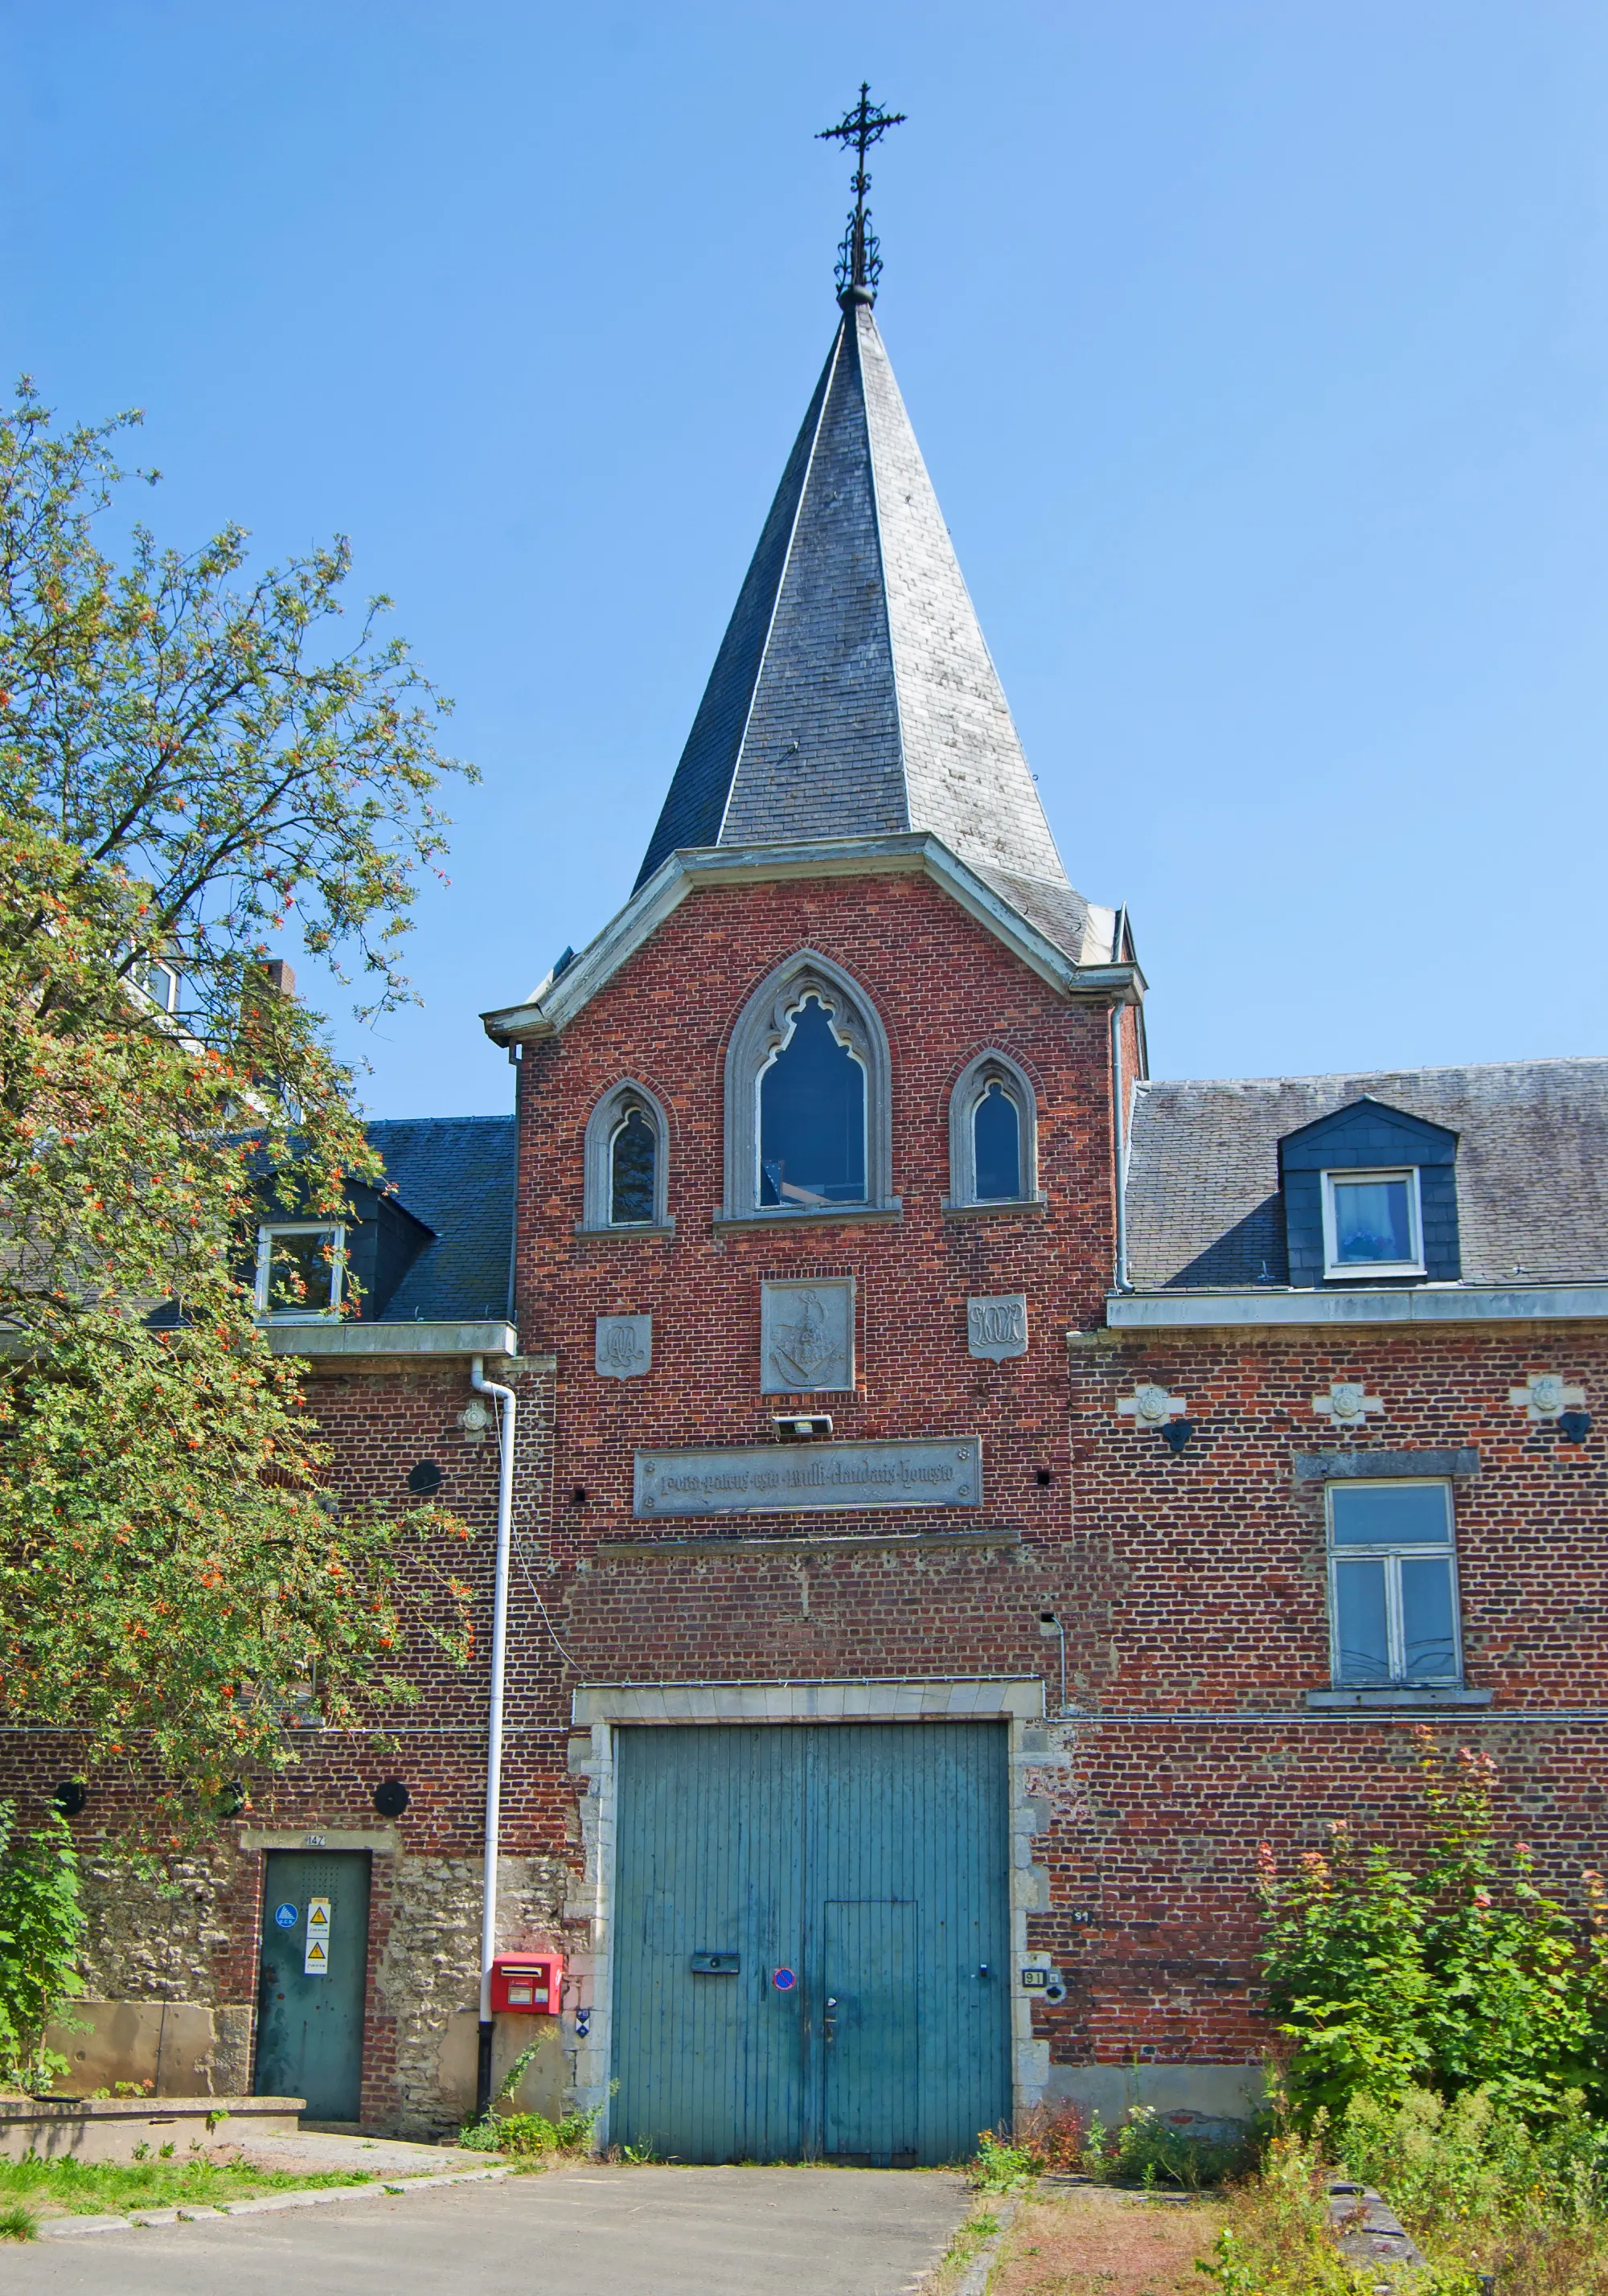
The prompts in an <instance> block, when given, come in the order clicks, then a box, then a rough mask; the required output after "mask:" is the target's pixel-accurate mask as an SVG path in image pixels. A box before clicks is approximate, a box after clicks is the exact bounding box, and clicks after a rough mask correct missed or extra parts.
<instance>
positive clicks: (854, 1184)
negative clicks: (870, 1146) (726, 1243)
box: [759, 990, 866, 1211]
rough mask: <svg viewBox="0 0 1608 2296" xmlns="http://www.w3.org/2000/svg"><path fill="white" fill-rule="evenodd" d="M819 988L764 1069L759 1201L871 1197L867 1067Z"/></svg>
mask: <svg viewBox="0 0 1608 2296" xmlns="http://www.w3.org/2000/svg"><path fill="white" fill-rule="evenodd" d="M833 1013H834V1008H833V1006H832V1005H823V1004H822V1002H821V999H820V997H819V996H818V995H817V994H816V993H815V992H814V991H813V990H812V991H810V992H809V993H808V995H806V996H804V997H803V998H802V999H801V1000H800V1003H799V1004H798V1005H796V1006H795V1007H794V1009H793V1011H792V1013H790V1014H789V1015H788V1032H787V1035H786V1037H784V1038H783V1041H782V1042H781V1044H779V1045H778V1046H776V1047H775V1050H774V1051H773V1052H772V1054H771V1055H770V1058H769V1059H768V1060H767V1062H766V1064H765V1066H764V1067H763V1068H762V1069H761V1070H760V1071H759V1201H760V1203H761V1205H763V1206H766V1207H767V1208H770V1207H774V1208H775V1209H777V1210H800V1211H820V1210H823V1209H824V1207H825V1206H826V1205H828V1204H863V1203H864V1202H865V1201H866V1071H865V1069H864V1067H863V1066H862V1064H861V1062H859V1061H858V1060H857V1058H856V1056H855V1054H854V1052H853V1051H852V1049H851V1048H850V1046H849V1045H848V1044H847V1043H845V1042H844V1040H843V1039H842V1038H841V1037H839V1036H838V1035H837V1033H836V1031H835V1030H834V1029H833V1025H832V1023H833Z"/></svg>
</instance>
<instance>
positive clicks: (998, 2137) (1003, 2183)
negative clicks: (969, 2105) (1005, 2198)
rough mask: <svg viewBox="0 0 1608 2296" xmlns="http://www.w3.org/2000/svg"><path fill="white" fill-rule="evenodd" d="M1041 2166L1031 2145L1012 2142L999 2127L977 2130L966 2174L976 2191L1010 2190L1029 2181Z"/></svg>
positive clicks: (1001, 2191)
mask: <svg viewBox="0 0 1608 2296" xmlns="http://www.w3.org/2000/svg"><path fill="white" fill-rule="evenodd" d="M1043 2165H1044V2164H1043V2162H1042V2161H1041V2160H1040V2159H1039V2157H1038V2154H1037V2153H1035V2152H1034V2151H1033V2149H1032V2147H1031V2146H1030V2145H1027V2144H1013V2143H1012V2141H1011V2139H1010V2137H1009V2136H1005V2135H1003V2134H1001V2132H1000V2131H999V2130H997V2129H993V2128H984V2129H981V2130H980V2131H979V2133H978V2138H977V2152H976V2155H975V2157H974V2158H973V2159H972V2161H970V2163H969V2164H968V2166H967V2169H966V2176H967V2178H968V2180H969V2182H970V2183H971V2185H972V2187H973V2189H974V2190H975V2191H977V2192H980V2193H1009V2192H1013V2190H1014V2189H1015V2188H1016V2186H1017V2185H1025V2184H1027V2183H1029V2182H1030V2180H1031V2179H1032V2178H1033V2177H1036V2176H1037V2175H1038V2171H1039V2169H1041V2168H1042V2166H1043Z"/></svg>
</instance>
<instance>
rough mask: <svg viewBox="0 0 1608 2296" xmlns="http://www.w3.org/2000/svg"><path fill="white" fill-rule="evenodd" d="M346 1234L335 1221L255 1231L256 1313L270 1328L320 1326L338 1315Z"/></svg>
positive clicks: (283, 1224) (291, 1222)
mask: <svg viewBox="0 0 1608 2296" xmlns="http://www.w3.org/2000/svg"><path fill="white" fill-rule="evenodd" d="M345 1276H346V1229H345V1228H344V1226H342V1225H341V1224H340V1221H338V1220H276V1221H273V1222H271V1223H265V1224H264V1225H263V1226H261V1227H259V1228H258V1231H257V1312H258V1316H263V1317H266V1319H267V1321H268V1322H269V1323H270V1324H317V1323H324V1322H327V1321H328V1320H329V1318H330V1317H331V1316H339V1314H340V1292H341V1285H342V1283H343V1282H344V1280H345Z"/></svg>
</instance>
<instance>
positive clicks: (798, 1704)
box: [564, 1675, 1050, 2144]
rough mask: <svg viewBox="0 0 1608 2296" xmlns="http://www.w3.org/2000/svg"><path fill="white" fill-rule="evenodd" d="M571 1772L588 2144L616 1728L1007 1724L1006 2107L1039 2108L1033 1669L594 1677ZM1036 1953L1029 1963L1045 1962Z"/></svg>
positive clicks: (602, 2123)
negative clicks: (1033, 1933) (586, 1948)
mask: <svg viewBox="0 0 1608 2296" xmlns="http://www.w3.org/2000/svg"><path fill="white" fill-rule="evenodd" d="M571 1717H572V1722H573V1734H572V1735H571V1737H570V1771H571V1773H572V1774H573V1775H577V1776H578V1777H579V1778H581V1779H584V1780H585V1782H586V1784H585V1788H584V1792H583V1799H582V1801H581V1837H582V1841H583V1843H584V1845H585V1854H586V1878H585V1881H584V1882H583V1883H582V1884H581V1885H580V1886H579V1888H578V1890H577V1894H576V1897H575V1898H573V1899H572V1900H571V1901H570V1904H569V1905H567V1906H566V1907H565V1909H564V1913H565V1919H566V1921H576V1922H580V1921H585V1922H587V1923H589V1924H590V1928H591V1940H590V1942H591V1951H590V1953H589V1954H588V1955H587V1956H585V1965H584V1966H583V1965H581V1957H580V1956H571V1964H570V1966H571V1969H572V1971H573V1973H574V1975H575V1976H576V1978H577V1979H578V1980H579V1982H580V1984H581V1989H582V1990H581V1999H580V2005H583V2006H588V2005H589V2007H590V2011H591V2015H590V2030H589V2031H588V2033H587V2038H585V2039H584V2040H581V2041H579V2042H578V2044H577V2046H576V2057H575V2101H576V2103H577V2105H578V2107H579V2108H580V2109H581V2110H582V2111H583V2112H584V2111H587V2110H589V2109H591V2108H593V2107H596V2108H598V2112H599V2118H598V2121H597V2142H598V2143H599V2144H607V2143H608V2141H609V2132H608V2116H609V2082H610V2077H611V2058H612V2054H613V2049H612V2037H611V2031H610V2015H611V2001H612V1998H613V1990H614V1987H613V1906H614V1886H615V1885H614V1870H615V1850H616V1818H615V1810H616V1801H615V1797H616V1791H617V1769H616V1755H615V1734H616V1732H617V1731H618V1730H619V1728H620V1727H621V1726H636V1727H642V1726H645V1727H650V1728H651V1727H652V1726H656V1725H657V1726H677V1725H685V1724H688V1723H693V1724H699V1723H702V1724H711V1723H722V1722H761V1723H765V1722H768V1723H775V1724H778V1725H783V1726H785V1725H789V1724H824V1725H830V1724H832V1723H833V1722H909V1723H919V1722H931V1723H943V1722H947V1721H948V1722H988V1721H998V1722H1004V1723H1005V1724H1006V1725H1007V1726H1008V1729H1009V1757H1008V1759H1009V1764H1010V1784H1009V1801H1010V1830H1011V1831H1010V1840H1011V1848H1010V1857H1011V1884H1010V1886H1011V1906H1010V1919H1011V1948H1010V1950H1011V1971H1010V1995H1011V2052H1012V2095H1013V2109H1014V2111H1015V2112H1016V2113H1018V2114H1021V2113H1023V2112H1029V2111H1030V2110H1031V2108H1032V2107H1033V2106H1034V2105H1036V2104H1038V2103H1039V2102H1040V2101H1041V2099H1042V2097H1043V2095H1044V2093H1045V2088H1046V2084H1047V2082H1048V2080H1049V2078H1050V2062H1049V2056H1050V2050H1049V2043H1048V2042H1047V2041H1040V2040H1036V2039H1035V2038H1034V2037H1033V2014H1032V1997H1031V1995H1030V1994H1025V1993H1024V1992H1023V1991H1022V1989H1021V1987H1020V1986H1019V1985H1018V1984H1017V1983H1016V1981H1015V1977H1016V1972H1017V1970H1018V1969H1020V1968H1021V1966H1022V1965H1023V1964H1024V1962H1025V1961H1026V1960H1027V1959H1028V1958H1029V1956H1028V1949H1027V1924H1028V1915H1030V1914H1031V1913H1041V1912H1044V1911H1045V1910H1046V1909H1047V1907H1048V1905H1049V1872H1048V1868H1047V1867H1046V1866H1042V1865H1039V1864H1036V1863H1035V1862H1034V1858H1033V1845H1034V1839H1035V1837H1036V1836H1037V1835H1038V1834H1039V1833H1042V1832H1043V1830H1044V1827H1045V1825H1046V1811H1045V1808H1044V1807H1043V1804H1042V1802H1041V1800H1039V1799H1038V1798H1036V1792H1030V1785H1031V1784H1032V1782H1033V1775H1034V1773H1036V1772H1037V1770H1038V1768H1039V1767H1041V1766H1042V1762H1043V1754H1042V1751H1038V1750H1037V1749H1036V1748H1035V1746H1034V1745H1033V1744H1031V1743H1030V1738H1029V1734H1030V1732H1031V1733H1033V1734H1034V1736H1035V1737H1036V1738H1042V1736H1043V1724H1044V1718H1045V1693H1044V1684H1043V1682H1042V1681H1041V1680H1040V1678H1039V1677H1038V1676H1037V1675H1029V1676H1021V1677H991V1678H964V1679H956V1678H954V1677H905V1678H900V1679H894V1680H890V1681H882V1682H876V1681H865V1680H860V1681H852V1680H849V1681H823V1682H667V1683H620V1684H593V1685H589V1686H588V1687H587V1688H586V1689H583V1690H577V1691H576V1692H575V1693H574V1699H573V1704H572V1707H571ZM1042 1957H1043V1956H1032V1958H1035V1959H1042Z"/></svg>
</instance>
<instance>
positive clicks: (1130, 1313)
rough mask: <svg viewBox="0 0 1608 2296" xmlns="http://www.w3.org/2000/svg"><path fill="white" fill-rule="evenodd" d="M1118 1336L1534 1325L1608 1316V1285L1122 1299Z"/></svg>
mask: <svg viewBox="0 0 1608 2296" xmlns="http://www.w3.org/2000/svg"><path fill="white" fill-rule="evenodd" d="M1105 1316H1106V1322H1107V1324H1108V1325H1109V1326H1110V1328H1111V1329H1112V1331H1113V1332H1157V1331H1162V1332H1188V1331H1221V1330H1226V1329H1227V1330H1241V1331H1245V1330H1275V1331H1276V1330H1287V1329H1291V1328H1293V1327H1297V1326H1300V1325H1314V1324H1329V1325H1333V1324H1398V1325H1399V1324H1530V1323H1563V1322H1568V1321H1571V1320H1583V1321H1586V1322H1596V1321H1600V1320H1602V1319H1603V1318H1605V1317H1608V1283H1546V1284H1540V1283H1529V1284H1509V1283H1501V1284H1474V1283H1425V1284H1420V1285H1416V1286H1414V1287H1412V1288H1411V1289H1404V1290H1401V1291H1384V1290H1374V1291H1364V1290H1358V1291H1354V1292H1353V1291H1347V1292H1316V1291H1315V1292H1284V1291H1272V1290H1264V1289H1262V1288H1260V1287H1257V1288H1255V1289H1251V1290H1246V1291H1227V1290H1225V1291H1220V1292H1205V1291H1202V1292H1112V1294H1111V1295H1110V1296H1109V1297H1108V1299H1107V1300H1106V1303H1105Z"/></svg>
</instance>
